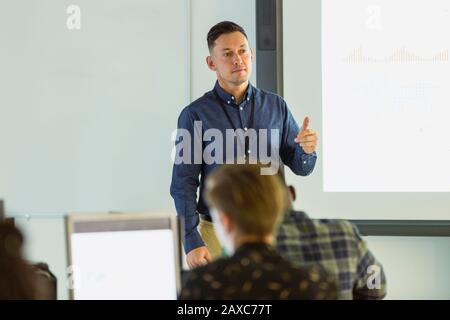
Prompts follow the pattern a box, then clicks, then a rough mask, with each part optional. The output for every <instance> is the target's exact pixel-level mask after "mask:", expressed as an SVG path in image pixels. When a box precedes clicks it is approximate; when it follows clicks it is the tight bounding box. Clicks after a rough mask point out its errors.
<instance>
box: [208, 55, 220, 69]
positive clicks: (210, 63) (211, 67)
mask: <svg viewBox="0 0 450 320" xmlns="http://www.w3.org/2000/svg"><path fill="white" fill-rule="evenodd" d="M206 64H207V65H208V68H209V69H211V70H212V71H216V69H217V68H216V65H215V64H214V62H213V59H212V57H211V56H207V57H206Z"/></svg>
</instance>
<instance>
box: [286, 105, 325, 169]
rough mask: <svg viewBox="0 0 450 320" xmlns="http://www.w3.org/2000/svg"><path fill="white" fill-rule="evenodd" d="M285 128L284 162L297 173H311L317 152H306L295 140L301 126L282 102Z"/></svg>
mask: <svg viewBox="0 0 450 320" xmlns="http://www.w3.org/2000/svg"><path fill="white" fill-rule="evenodd" d="M282 112H283V128H282V136H281V146H280V157H281V160H282V161H283V163H284V164H286V165H287V166H288V167H289V168H291V170H292V172H294V173H295V174H297V175H301V176H307V175H309V174H310V173H311V172H312V171H313V169H314V166H315V165H316V160H317V154H316V152H313V153H311V154H307V153H305V151H303V148H302V147H300V146H299V145H298V144H297V143H296V142H295V141H294V140H295V138H296V137H297V134H298V133H299V132H300V128H299V126H298V124H297V122H296V121H295V119H294V117H293V116H292V114H291V112H290V110H289V108H288V106H287V105H286V103H285V102H284V101H283V102H282Z"/></svg>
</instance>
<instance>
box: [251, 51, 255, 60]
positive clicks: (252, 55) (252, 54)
mask: <svg viewBox="0 0 450 320" xmlns="http://www.w3.org/2000/svg"><path fill="white" fill-rule="evenodd" d="M250 57H251V61H252V62H253V58H254V57H255V55H254V53H253V48H250Z"/></svg>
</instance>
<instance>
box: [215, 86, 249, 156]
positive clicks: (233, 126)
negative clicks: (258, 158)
mask: <svg viewBox="0 0 450 320" xmlns="http://www.w3.org/2000/svg"><path fill="white" fill-rule="evenodd" d="M213 93H214V95H215V96H216V98H217V100H219V102H220V104H221V105H222V110H223V112H224V113H225V116H226V117H227V119H228V122H229V123H230V125H231V127H232V128H233V130H234V132H236V126H235V125H234V123H233V121H231V117H230V115H229V113H228V111H227V105H226V104H225V102H223V100H222V99H221V98H220V97H219V94H218V93H217V90H216V88H214V90H213ZM254 115H255V93H254V92H253V97H252V106H251V110H250V119H249V121H248V126H247V130H248V129H252V128H253V119H254ZM239 120H240V122H241V123H242V118H241V113H240V112H239ZM247 130H245V131H247ZM245 133H247V132H245ZM244 140H245V141H244V150H245V157H246V158H247V156H248V154H249V144H250V139H249V137H248V136H247V134H245V137H244Z"/></svg>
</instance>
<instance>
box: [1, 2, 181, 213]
mask: <svg viewBox="0 0 450 320" xmlns="http://www.w3.org/2000/svg"><path fill="white" fill-rule="evenodd" d="M71 4H76V5H78V6H79V8H80V10H81V29H80V30H69V29H68V28H67V26H66V20H67V18H68V16H69V15H68V14H67V13H66V10H67V7H68V6H69V5H71ZM187 5H188V4H187V1H184V0H108V1H100V0H96V1H82V0H77V1H53V0H41V1H27V0H6V1H2V4H1V10H0V39H1V41H2V44H1V50H0V88H1V89H0V90H1V94H0V146H1V156H0V198H3V199H5V202H6V206H7V209H8V211H9V212H25V213H28V212H30V213H59V212H61V213H63V212H68V211H71V212H76V211H105V210H143V209H146V210H152V209H159V208H171V207H172V199H171V198H170V195H169V184H170V177H171V170H172V164H171V160H170V152H171V148H172V142H171V141H170V137H171V132H172V130H174V129H175V128H176V119H177V117H178V114H179V111H180V110H181V109H182V108H183V107H184V106H185V105H187V104H188V101H189V87H188V85H189V83H188V63H187V59H188V58H189V56H188V48H189V46H188V38H189V37H188V36H187V33H188V29H189V28H187V26H188V10H187ZM155 195H158V196H155Z"/></svg>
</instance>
